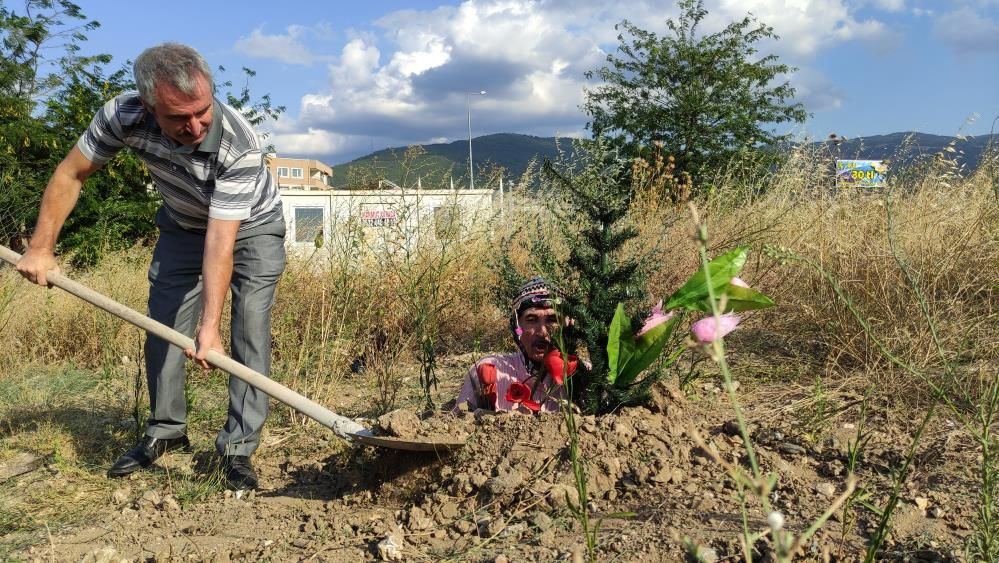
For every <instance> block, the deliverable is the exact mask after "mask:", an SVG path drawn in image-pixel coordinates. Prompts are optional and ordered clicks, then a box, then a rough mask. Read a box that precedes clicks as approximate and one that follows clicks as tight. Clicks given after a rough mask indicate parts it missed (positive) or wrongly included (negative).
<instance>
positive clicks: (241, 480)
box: [17, 43, 285, 489]
mask: <svg viewBox="0 0 999 563" xmlns="http://www.w3.org/2000/svg"><path fill="white" fill-rule="evenodd" d="M133 70H134V74H135V82H136V85H137V88H138V92H130V93H125V94H122V95H119V96H117V97H115V98H113V99H111V100H110V101H108V102H107V103H106V104H105V105H104V107H103V108H102V109H101V110H100V111H98V112H97V114H96V115H95V116H94V118H93V120H92V121H91V124H90V126H89V128H88V129H87V131H86V132H85V133H84V134H83V135H82V136H81V137H80V140H79V141H78V142H77V144H76V146H74V147H73V149H72V150H70V152H69V154H68V155H67V156H66V157H65V159H63V161H62V162H61V163H60V164H59V165H58V166H57V167H56V170H55V172H54V173H53V174H52V177H51V178H50V179H49V182H48V185H47V187H46V188H45V193H44V195H43V197H42V205H41V209H40V210H39V215H38V222H37V224H36V225H35V231H34V233H33V235H32V237H31V241H30V243H29V245H28V249H27V251H26V252H25V253H24V256H23V258H22V259H21V260H20V261H19V262H18V264H17V270H18V271H19V272H20V273H21V274H22V275H23V276H24V277H26V278H28V279H29V280H31V281H32V282H35V283H38V284H39V285H47V280H46V273H47V272H49V271H55V272H58V270H59V268H58V266H57V264H56V261H55V255H54V252H55V247H56V242H57V240H58V236H59V231H60V229H61V228H62V226H63V224H64V222H65V221H66V218H67V217H68V216H69V214H70V212H71V211H72V210H73V207H74V206H75V205H76V200H77V197H78V195H79V193H80V190H81V189H82V187H83V184H84V182H85V181H86V179H87V178H88V177H89V176H90V175H91V174H93V173H94V172H96V171H97V170H98V169H100V167H101V166H102V165H103V164H104V163H106V162H107V161H109V160H110V159H111V158H112V157H114V155H115V154H116V153H118V151H120V150H121V149H123V148H125V147H128V148H130V149H131V150H132V151H133V153H134V154H136V155H137V156H138V157H139V158H140V159H141V160H142V161H143V162H144V163H145V165H146V167H147V169H148V170H149V173H150V175H151V176H152V178H153V183H154V184H155V186H156V189H157V190H158V191H159V193H160V195H161V196H162V198H163V205H162V206H161V207H160V210H159V212H158V213H157V215H156V224H157V226H158V227H159V231H160V236H159V240H158V241H157V243H156V248H155V250H154V252H153V258H152V263H151V264H150V267H149V284H150V285H149V316H150V317H152V318H153V319H154V320H157V321H159V322H161V323H163V324H165V325H167V326H171V327H173V328H174V329H176V330H178V331H180V332H182V333H184V334H186V335H188V336H193V337H194V340H195V345H196V348H195V349H194V350H184V351H181V350H179V349H177V348H175V347H173V346H171V345H170V344H168V343H167V342H166V341H164V340H162V339H160V338H158V337H155V336H151V335H150V336H147V337H146V342H145V363H146V375H147V382H148V385H149V401H150V416H149V420H148V422H147V425H146V434H145V436H144V437H143V438H142V439H141V440H140V441H139V442H138V443H137V444H136V445H135V446H134V447H133V448H132V449H130V450H128V451H127V452H125V454H124V455H122V456H121V457H120V458H118V461H116V462H115V463H114V465H113V466H112V467H111V469H110V470H109V471H108V476H109V477H123V476H125V475H129V474H131V473H133V472H134V471H137V470H139V469H142V468H145V467H148V466H149V465H151V464H152V463H153V462H154V461H155V460H156V459H157V458H159V457H160V456H162V455H163V454H165V453H166V452H169V451H171V450H175V449H179V448H185V449H188V448H189V447H190V442H189V440H188V438H187V408H186V402H185V399H184V378H185V373H184V363H185V355H186V357H187V358H190V359H192V360H194V361H195V363H197V364H198V365H200V366H201V367H202V368H205V369H207V368H208V363H207V362H206V360H205V358H206V356H207V354H208V351H209V350H215V351H218V352H221V353H224V349H223V345H222V341H221V336H220V326H219V325H220V322H221V317H222V305H223V302H224V301H225V297H226V292H227V290H228V289H230V288H231V289H232V327H231V328H232V330H231V332H232V340H231V349H232V357H233V358H234V359H235V360H236V361H238V362H240V363H242V364H244V365H246V366H248V367H250V368H252V369H254V370H256V371H258V372H260V373H263V374H265V375H267V374H269V372H270V360H271V352H270V349H271V315H270V311H271V306H272V305H273V303H274V292H275V286H276V284H277V281H278V278H279V277H280V276H281V273H282V272H283V271H284V264H285V251H284V233H285V225H284V220H283V218H282V210H281V199H280V197H279V196H278V189H277V185H276V183H275V182H274V180H273V179H272V178H271V175H270V173H269V171H268V169H267V166H266V164H265V162H264V155H263V152H262V150H261V147H260V143H259V141H258V138H257V135H256V134H255V133H254V131H253V128H252V126H251V125H250V124H249V122H247V120H246V119H245V118H244V117H243V116H242V115H241V114H240V113H239V112H238V111H237V110H235V109H233V108H232V107H230V106H227V105H225V104H223V103H222V102H220V101H219V100H217V99H215V98H214V96H213V90H214V85H213V82H212V75H211V70H210V69H209V67H208V64H207V63H206V62H205V60H204V59H203V58H202V57H201V55H200V54H199V53H198V52H197V51H195V50H194V49H192V48H191V47H187V46H185V45H179V44H176V43H164V44H162V45H159V46H156V47H151V48H149V49H146V50H145V51H143V52H142V54H140V55H139V57H138V58H137V59H136V60H135V65H134V68H133ZM267 410H268V397H267V395H265V394H264V393H262V392H261V391H259V390H257V389H255V388H253V387H251V386H249V385H247V384H246V383H244V382H243V381H241V380H240V379H238V378H236V377H230V378H229V411H228V417H227V419H226V422H225V425H224V426H223V428H222V430H221V431H220V432H219V434H218V438H217V439H216V442H215V445H216V449H217V450H218V453H219V455H220V456H221V461H222V468H223V471H224V476H225V482H226V486H227V487H229V488H231V489H253V488H256V486H257V476H256V473H255V472H254V470H253V466H252V465H251V463H250V456H251V455H252V454H253V452H254V451H255V450H256V449H257V446H258V445H259V441H260V432H261V429H262V428H263V424H264V419H265V418H266V417H267Z"/></svg>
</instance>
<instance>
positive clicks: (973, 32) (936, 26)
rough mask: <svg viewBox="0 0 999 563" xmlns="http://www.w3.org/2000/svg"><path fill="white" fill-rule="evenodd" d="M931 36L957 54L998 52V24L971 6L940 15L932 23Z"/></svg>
mask: <svg viewBox="0 0 999 563" xmlns="http://www.w3.org/2000/svg"><path fill="white" fill-rule="evenodd" d="M933 34H934V35H935V36H936V37H937V38H938V39H940V40H941V41H943V42H944V43H945V44H947V45H948V46H949V47H950V48H951V49H953V50H955V51H956V52H958V53H962V54H982V53H987V52H999V22H997V21H996V20H995V19H993V18H991V17H989V16H987V15H985V14H984V13H980V12H978V11H976V10H975V9H973V8H972V7H971V6H962V7H960V8H958V9H956V10H954V11H951V12H948V13H945V14H942V15H941V16H940V17H938V18H937V19H936V21H935V22H933Z"/></svg>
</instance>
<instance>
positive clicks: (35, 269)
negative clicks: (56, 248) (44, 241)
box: [16, 248, 59, 287]
mask: <svg viewBox="0 0 999 563" xmlns="http://www.w3.org/2000/svg"><path fill="white" fill-rule="evenodd" d="M16 267H17V271H18V272H20V273H21V275H22V276H24V277H25V278H27V279H28V280H30V281H31V282H32V283H37V284H38V285H44V286H49V287H51V284H49V281H48V278H47V277H46V274H48V273H49V272H55V273H57V274H58V273H59V265H58V264H56V260H55V254H53V253H52V251H51V250H49V249H47V248H29V249H28V251H27V252H25V253H24V255H23V256H21V259H20V260H18V261H17V266H16Z"/></svg>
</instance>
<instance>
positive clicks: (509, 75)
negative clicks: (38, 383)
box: [78, 0, 999, 164]
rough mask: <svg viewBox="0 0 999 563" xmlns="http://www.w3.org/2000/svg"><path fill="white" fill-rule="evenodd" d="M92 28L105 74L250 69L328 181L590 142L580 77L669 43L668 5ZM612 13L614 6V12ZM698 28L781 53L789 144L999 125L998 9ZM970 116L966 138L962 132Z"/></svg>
mask: <svg viewBox="0 0 999 563" xmlns="http://www.w3.org/2000/svg"><path fill="white" fill-rule="evenodd" d="M78 1H79V5H80V6H81V8H82V9H83V11H84V13H85V14H86V15H87V17H88V18H91V19H96V20H97V21H99V22H100V23H101V28H100V29H98V30H96V31H94V32H92V33H91V34H90V36H89V37H90V39H89V41H88V42H87V43H86V44H85V45H84V52H87V53H96V52H106V53H110V54H112V55H113V56H114V58H115V63H114V64H115V66H117V65H119V64H123V63H124V62H125V61H126V60H128V59H131V58H134V57H135V56H136V55H137V54H138V53H139V52H140V51H141V50H142V49H143V48H145V47H147V46H150V45H154V44H157V43H160V42H162V41H179V42H183V43H187V44H190V45H192V46H194V47H196V48H198V49H199V50H200V51H201V52H202V53H203V54H204V55H205V57H206V58H207V59H208V62H209V64H211V65H212V66H213V67H214V66H218V65H222V66H225V67H226V69H227V72H226V75H225V76H224V77H222V78H223V79H224V78H231V79H233V80H234V81H241V80H242V77H241V76H240V74H239V69H240V67H243V66H246V67H250V68H252V69H254V70H255V71H256V72H257V76H256V77H255V78H254V79H253V81H252V82H251V84H250V86H251V91H252V92H253V93H254V94H256V95H260V94H263V93H267V92H269V93H270V94H271V96H272V98H273V100H274V102H275V103H277V104H280V105H284V106H286V107H287V112H286V114H285V115H284V116H283V117H282V118H281V119H280V120H279V121H277V122H272V123H270V124H268V125H267V126H266V129H268V131H269V132H270V135H271V136H270V139H269V141H270V142H272V143H274V145H275V146H276V147H277V149H278V152H279V153H280V154H283V155H288V156H309V157H313V158H320V159H322V160H324V161H326V162H328V163H330V164H337V163H340V162H344V161H347V160H350V159H352V158H355V157H357V156H360V155H363V154H366V153H368V152H371V151H372V150H378V149H382V148H385V147H389V146H403V145H407V144H413V143H426V142H444V141H453V140H460V139H467V138H468V133H467V121H466V120H467V115H468V114H467V113H466V112H467V111H468V110H467V106H466V103H467V100H468V98H467V96H466V93H467V92H469V91H472V92H478V91H480V90H486V91H487V93H486V95H485V96H473V97H471V98H470V102H471V105H470V112H471V120H472V132H473V137H477V136H480V135H484V134H489V133H500V132H515V133H527V134H532V135H540V136H553V135H560V136H580V135H585V134H586V130H585V123H586V117H585V115H583V114H582V113H581V112H580V111H579V105H580V104H581V102H582V100H583V88H584V87H593V86H594V85H595V83H594V82H592V81H587V80H586V79H585V77H584V76H583V73H584V72H585V71H586V70H591V69H595V68H598V67H599V66H601V65H602V64H603V62H604V58H605V56H606V53H608V52H611V51H613V50H614V49H615V48H616V46H617V40H616V32H615V30H614V24H615V23H617V22H619V21H620V20H621V19H624V18H627V19H629V20H630V21H632V22H633V23H635V24H636V25H638V26H639V27H641V28H644V29H647V30H651V31H655V32H657V33H660V34H662V33H664V30H665V26H664V21H665V19H666V18H667V17H670V16H674V15H675V14H676V7H675V3H674V2H672V1H668V0H660V1H637V0H635V1H628V0H625V1H622V2H614V3H610V2H606V1H604V0H468V1H463V2H459V1H451V2H440V1H438V2H422V1H420V2H418V1H407V2H389V1H384V0H367V1H364V2H335V3H334V2H322V1H314V0H313V1H307V0H285V1H283V2H266V3H265V2H257V1H256V0H247V1H244V2H240V3H239V4H238V5H239V8H238V9H233V6H235V5H236V4H234V3H230V2H204V1H201V2H193V1H189V0H177V1H172V2H149V1H139V2H134V3H132V4H130V6H129V9H127V10H122V9H121V7H120V5H119V3H117V2H111V1H94V0H90V1H87V0H78ZM611 4H613V6H609V5H611ZM705 7H706V8H707V9H708V11H709V13H710V14H709V17H708V19H707V21H706V22H705V25H704V28H705V30H707V31H714V30H717V29H720V28H721V27H723V26H724V25H725V24H727V23H729V22H730V21H733V20H735V19H737V18H741V17H742V16H744V15H745V14H746V13H747V12H751V13H752V14H753V15H755V16H756V17H757V18H758V19H759V20H760V21H762V22H765V23H767V24H769V25H771V26H773V27H774V30H775V32H776V33H777V34H779V35H780V36H781V39H780V40H779V41H776V42H773V43H768V44H766V45H763V46H762V49H761V51H762V52H766V53H771V52H772V53H776V54H778V55H779V56H780V57H781V59H782V61H784V62H787V63H788V64H791V65H793V66H795V67H798V70H797V71H796V72H794V73H793V74H791V75H790V76H788V77H787V78H788V79H789V80H790V81H791V83H792V85H794V86H795V87H796V88H797V95H798V101H800V102H802V103H803V104H804V105H805V107H806V109H807V110H808V111H810V112H811V113H812V114H813V116H812V117H811V118H810V119H809V120H808V122H807V123H805V124H804V125H802V126H794V127H793V129H791V127H790V126H785V127H783V128H782V129H781V128H779V129H778V131H780V132H786V131H788V130H792V131H793V132H794V134H795V135H797V136H798V137H811V138H824V137H826V136H827V135H828V134H830V133H833V132H835V133H837V134H839V135H845V136H847V137H857V136H865V135H875V134H881V133H891V132H896V131H910V130H915V131H921V132H926V133H935V134H944V135H952V134H955V133H958V132H961V133H964V134H972V135H974V134H984V133H988V132H989V130H990V128H991V126H992V121H993V119H994V118H995V117H996V116H997V115H999V0H706V1H705ZM975 115H977V118H974V120H973V121H972V122H970V123H966V121H967V120H968V119H971V118H973V117H974V116H975Z"/></svg>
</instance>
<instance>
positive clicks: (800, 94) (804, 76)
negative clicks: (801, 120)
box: [790, 69, 846, 112]
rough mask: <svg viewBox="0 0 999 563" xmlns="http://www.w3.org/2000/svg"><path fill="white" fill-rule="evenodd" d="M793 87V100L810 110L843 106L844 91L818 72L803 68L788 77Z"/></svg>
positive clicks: (826, 109)
mask: <svg viewBox="0 0 999 563" xmlns="http://www.w3.org/2000/svg"><path fill="white" fill-rule="evenodd" d="M790 82H791V85H792V86H794V89H795V101H798V102H801V103H802V104H804V106H805V109H807V110H808V111H810V112H822V111H830V110H838V109H840V108H842V107H843V101H844V99H845V98H846V93H845V92H844V91H843V90H842V89H841V88H839V87H838V86H837V85H836V83H835V82H833V81H832V80H829V78H827V77H826V76H825V75H823V74H822V73H820V72H817V71H814V70H810V69H803V70H799V71H798V72H795V73H794V75H793V76H791V77H790Z"/></svg>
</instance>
